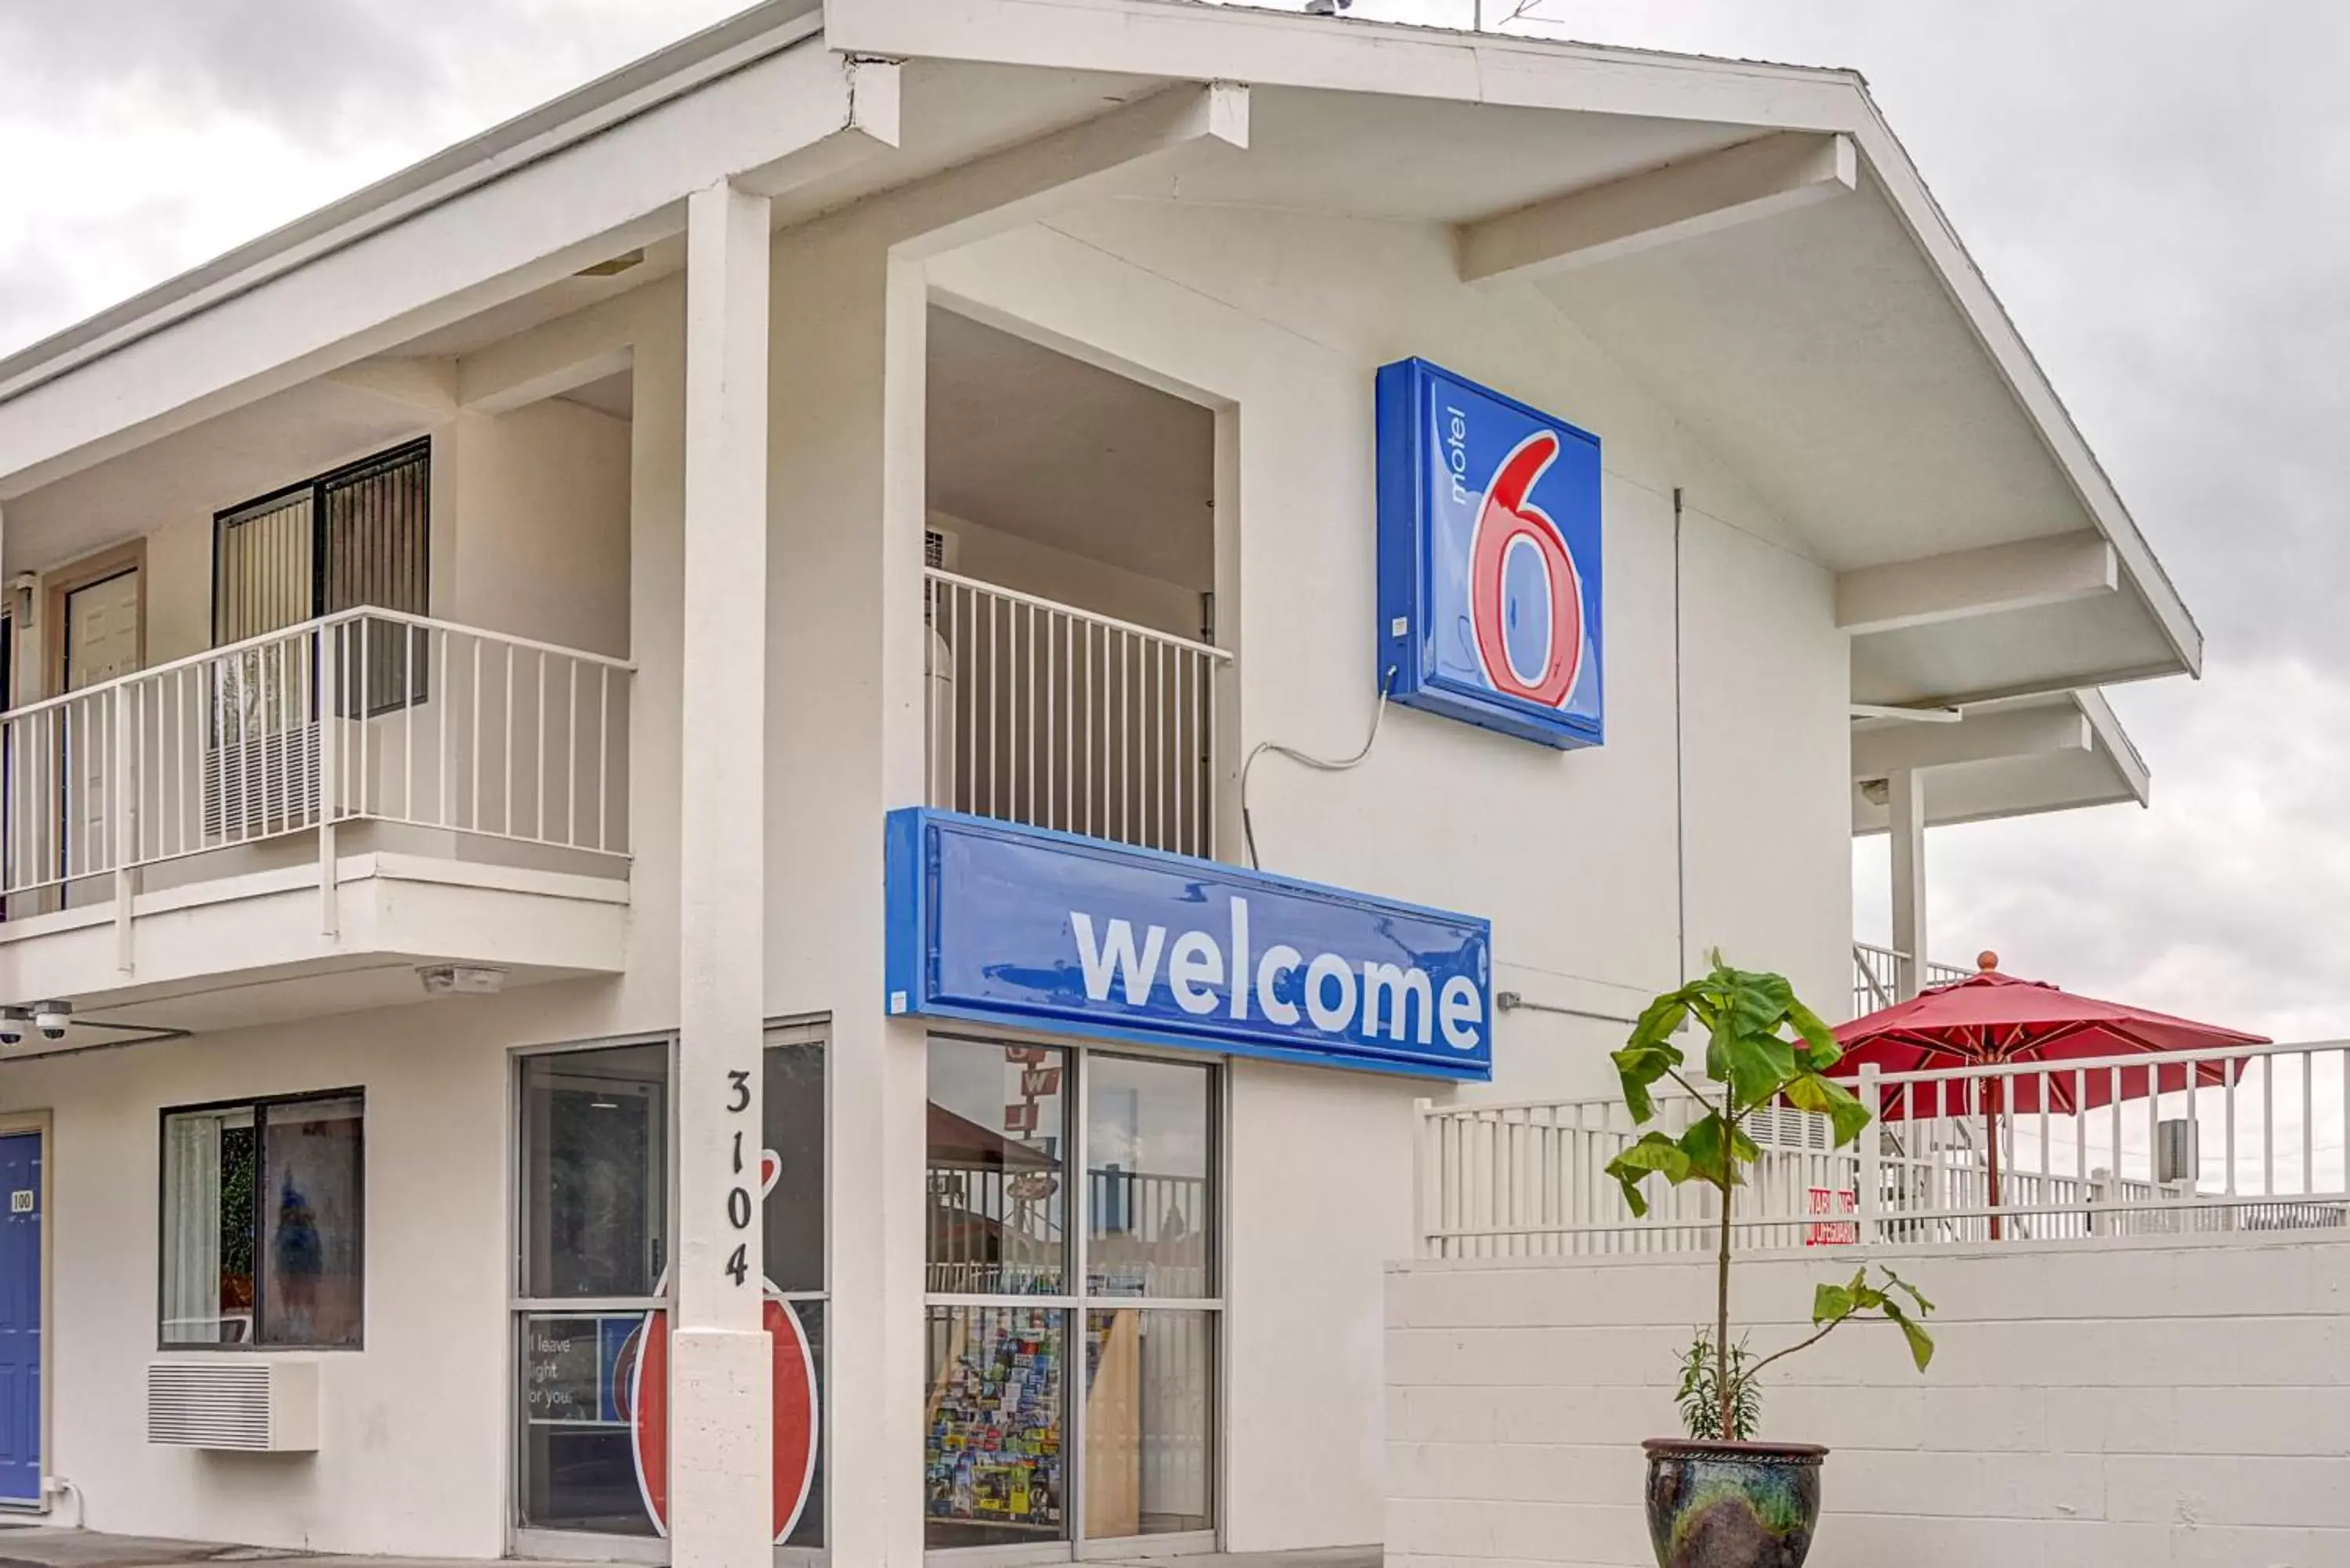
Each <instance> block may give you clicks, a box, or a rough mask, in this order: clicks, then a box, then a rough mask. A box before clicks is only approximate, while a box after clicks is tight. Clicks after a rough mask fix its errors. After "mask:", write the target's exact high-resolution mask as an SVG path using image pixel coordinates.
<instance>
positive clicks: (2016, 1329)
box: [1387, 1235, 2350, 1568]
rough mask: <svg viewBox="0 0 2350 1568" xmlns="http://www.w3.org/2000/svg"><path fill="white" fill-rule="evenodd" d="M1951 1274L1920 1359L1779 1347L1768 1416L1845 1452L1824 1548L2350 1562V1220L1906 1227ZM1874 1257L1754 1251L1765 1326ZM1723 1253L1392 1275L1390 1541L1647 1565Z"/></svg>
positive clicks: (1485, 1554) (1794, 1332)
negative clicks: (1922, 1235) (2087, 1243)
mask: <svg viewBox="0 0 2350 1568" xmlns="http://www.w3.org/2000/svg"><path fill="white" fill-rule="evenodd" d="M1888 1256H1889V1258H1890V1261H1892V1262H1894V1263H1895V1266H1896V1267H1897V1268H1898V1269H1899V1270H1900V1272H1902V1273H1903V1275H1904V1276H1905V1277H1907V1278H1908V1279H1909V1280H1911V1281H1912V1282H1915V1283H1916V1284H1917V1285H1918V1287H1919V1288H1920V1289H1922V1290H1923V1291H1925V1293H1927V1294H1928V1295H1929V1296H1930V1297H1931V1298H1933V1300H1934V1301H1935V1302H1936V1303H1937V1305H1938V1306H1939V1309H1940V1310H1939V1313H1938V1314H1936V1317H1935V1319H1934V1332H1935V1336H1936V1339H1937V1341H1938V1343H1939V1352H1938V1354H1937V1355H1936V1356H1935V1359H1934V1364H1933V1366H1932V1367H1931V1368H1930V1369H1929V1371H1928V1373H1927V1374H1926V1375H1924V1376H1918V1374H1917V1373H1916V1372H1915V1371H1914V1370H1913V1369H1912V1368H1911V1366H1910V1365H1909V1361H1908V1355H1907V1354H1906V1353H1905V1352H1904V1350H1903V1349H1902V1347H1901V1345H1900V1341H1899V1336H1898V1334H1894V1333H1893V1332H1892V1331H1891V1330H1890V1329H1888V1328H1887V1327H1884V1326H1883V1325H1855V1326H1851V1327H1847V1328H1846V1329H1844V1330H1841V1331H1839V1338H1838V1339H1835V1340H1831V1341H1829V1342H1828V1343H1827V1344H1825V1345H1823V1346H1821V1347H1819V1348H1817V1349H1815V1350H1814V1351H1812V1352H1810V1353H1808V1354H1807V1355H1804V1356H1801V1357H1795V1358H1792V1359H1791V1360H1789V1361H1787V1362H1783V1363H1782V1364H1781V1366H1782V1367H1783V1368H1784V1372H1785V1375H1784V1376H1776V1375H1775V1374H1772V1375H1766V1376H1769V1377H1770V1381H1771V1388H1770V1391H1769V1393H1768V1394H1767V1396H1766V1397H1765V1401H1764V1405H1763V1435H1764V1436H1765V1437H1768V1438H1783V1439H1786V1440H1789V1441H1804V1442H1819V1443H1825V1444H1826V1445H1828V1446H1829V1447H1830V1448H1831V1449H1834V1450H1835V1451H1834V1452H1833V1453H1832V1454H1831V1456H1830V1457H1829V1459H1828V1461H1827V1469H1826V1473H1825V1478H1824V1492H1825V1518H1824V1521H1823V1523H1822V1525H1821V1528H1820V1531H1819V1534H1818V1539H1817V1544H1816V1545H1815V1546H1814V1550H1813V1553H1812V1557H1811V1563H1812V1565H1813V1568H1876V1565H1877V1564H1882V1563H1902V1564H1904V1565H1905V1568H1981V1565H1982V1564H1985V1563H2016V1564H2022V1563H2048V1564H2052V1565H2054V1564H2060V1563H2061V1564H2063V1565H2064V1568H2147V1565H2148V1564H2154V1563H2177V1564H2196V1565H2209V1568H2332V1565H2334V1564H2337V1563H2350V1494H2345V1490H2344V1489H2343V1487H2342V1484H2341V1482H2342V1477H2343V1466H2344V1463H2345V1457H2350V1386H2345V1385H2350V1318H2345V1307H2350V1242H2345V1241H2338V1240H2335V1241H2319V1240H2312V1239H2310V1238H2309V1237H2308V1236H2306V1235H2302V1236H2280V1237H2277V1238H2275V1239H2273V1240H2253V1239H2249V1238H2248V1239H2244V1240H2241V1241H2230V1242H2224V1243H2213V1244H2198V1245H2179V1244H2170V1245H2148V1244H2134V1243H2124V1244H2119V1245H2113V1246H2107V1247H2103V1248H2094V1249H2081V1248H2071V1249H2065V1248H2058V1247H2053V1246H2052V1247H2034V1246H2032V1245H2030V1244H2022V1245H2017V1246H2012V1247H2006V1248H2002V1249H1998V1250H1996V1251H1991V1250H1978V1251H1960V1250H1949V1251H1932V1252H1926V1253H1919V1254H1914V1255H1898V1254H1893V1255H1888ZM1855 1262H1856V1260H1855V1259H1853V1258H1850V1257H1846V1256H1841V1255H1838V1256H1827V1255H1815V1256H1808V1257H1800V1258H1791V1257H1787V1256H1785V1255H1783V1254H1782V1255H1778V1256H1774V1257H1768V1258H1757V1259H1756V1260H1754V1261H1752V1262H1748V1263H1746V1264H1744V1265H1743V1266H1742V1269H1741V1272H1740V1273H1739V1275H1738V1278H1737V1283H1736V1290H1737V1296H1736V1301H1737V1303H1738V1305H1737V1309H1736V1310H1737V1314H1738V1321H1739V1323H1740V1324H1742V1325H1746V1326H1749V1327H1751V1329H1752V1342H1753V1344H1754V1345H1756V1346H1757V1347H1758V1348H1763V1349H1770V1348H1776V1347H1777V1346H1779V1345H1782V1344H1784V1343H1787V1342H1789V1341H1790V1340H1791V1339H1793V1338H1795V1337H1799V1336H1800V1335H1801V1334H1802V1333H1803V1332H1804V1327H1805V1321H1806V1318H1807V1315H1808V1312H1809V1303H1810V1298H1811V1291H1812V1287H1813V1285H1814V1283H1815V1282H1818V1281H1819V1280H1821V1279H1823V1278H1827V1277H1832V1276H1833V1274H1834V1273H1835V1271H1836V1270H1837V1269H1838V1268H1843V1269H1847V1270H1848V1269H1849V1268H1851V1267H1852V1266H1853V1265H1854V1263H1855ZM1711 1290H1712V1265H1711V1262H1708V1261H1706V1260H1704V1259H1702V1258H1693V1259H1690V1261H1687V1262H1679V1261H1667V1260H1656V1259H1620V1260H1596V1261H1590V1262H1580V1263H1576V1264H1574V1265H1568V1266H1561V1265H1556V1264H1544V1263H1541V1262H1526V1263H1486V1264H1475V1265H1468V1264H1431V1265H1415V1266H1409V1267H1399V1268H1398V1269H1397V1270H1395V1271H1393V1272H1390V1274H1389V1276H1388V1473H1389V1494H1390V1495H1389V1501H1388V1512H1387V1521H1388V1527H1387V1542H1388V1561H1389V1562H1390V1563H1396V1564H1399V1568H1468V1565H1470V1564H1472V1563H1483V1564H1494V1563H1546V1564H1560V1565H1566V1564H1572V1565H1574V1568H1649V1564H1651V1563H1654V1561H1655V1558H1654V1557H1653V1555H1652V1554H1651V1553H1650V1552H1649V1548H1648V1538H1647V1527H1646V1525H1645V1523H1644V1522H1643V1516H1642V1513H1641V1509H1640V1484H1641V1476H1642V1469H1643V1465H1642V1459H1641V1454H1640V1450H1639V1446H1638V1445H1639V1441H1640V1439H1641V1438H1650V1437H1659V1436H1671V1435H1673V1434H1675V1433H1676V1432H1678V1430H1679V1426H1678V1422H1677V1419H1676V1417H1675V1414H1674V1411H1673V1407H1672V1401H1671V1397H1670V1393H1671V1375H1672V1372H1673V1366H1674V1355H1675V1352H1676V1351H1677V1350H1678V1349H1679V1347H1680V1346H1682V1345H1686V1344H1687V1343H1688V1340H1689V1334H1690V1328H1689V1325H1690V1324H1693V1323H1696V1322H1700V1321H1704V1320H1707V1319H1710V1317H1711V1306H1710V1303H1711Z"/></svg>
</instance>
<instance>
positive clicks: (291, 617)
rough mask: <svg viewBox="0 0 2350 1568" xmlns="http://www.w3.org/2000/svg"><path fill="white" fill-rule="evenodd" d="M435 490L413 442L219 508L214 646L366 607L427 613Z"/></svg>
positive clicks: (424, 448) (423, 454) (425, 446)
mask: <svg viewBox="0 0 2350 1568" xmlns="http://www.w3.org/2000/svg"><path fill="white" fill-rule="evenodd" d="M431 492H432V447H431V443H430V442H429V441H416V442H413V443H411V444H410V445H408V446H404V447H401V448H400V449H399V450H398V451H396V452H385V453H382V454H381V455H380V456H377V457H371V458H369V459H368V460H367V461H366V462H358V463H353V464H352V465H350V466H349V467H348V468H341V469H337V470H336V471H335V472H332V473H328V474H323V475H321V476H319V477H318V478H317V479H314V480H309V481H307V482H305V483H302V484H300V485H297V486H296V487H295V488H293V489H291V490H285V491H280V492H278V493H276V494H274V495H269V496H265V497H263V498H262V499H261V500H259V501H255V502H254V503H252V504H250V505H247V506H244V507H240V508H238V509H237V510H235V511H234V512H229V513H224V514H222V516H221V519H220V528H219V553H218V559H217V561H216V563H215V566H214V591H213V643H214V645H215V646H219V645H222V644H225V643H232V642H241V641H243V640H244V639H246V638H248V637H259V636H262V635H263V634H265V633H266V632H272V631H278V630H282V629H283V628H286V627H289V626H295V625H297V624H299V623H300V622H302V621H306V620H308V619H310V618H312V617H314V616H321V615H332V614H334V613H335V612H336V611H338V610H347V609H358V608H359V607H363V606H366V607H374V608H377V609H390V610H402V611H406V612H407V613H409V614H411V615H422V614H424V613H425V612H426V608H427V604H428V593H427V585H426V562H427V553H428V545H427V540H428V535H429V532H430V528H431V517H432V506H431Z"/></svg>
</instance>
